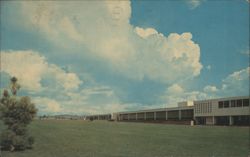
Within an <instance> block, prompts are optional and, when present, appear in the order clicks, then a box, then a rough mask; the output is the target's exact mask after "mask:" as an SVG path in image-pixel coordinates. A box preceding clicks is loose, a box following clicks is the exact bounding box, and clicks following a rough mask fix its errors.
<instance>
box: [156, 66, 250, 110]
mask: <svg viewBox="0 0 250 157" xmlns="http://www.w3.org/2000/svg"><path fill="white" fill-rule="evenodd" d="M249 73H250V67H247V68H245V69H242V70H239V71H236V72H233V73H232V74H230V75H228V76H227V77H226V78H225V79H223V80H222V86H221V88H217V87H216V86H214V85H207V86H205V87H204V88H203V91H198V90H196V91H192V90H191V91H188V90H185V89H184V88H183V87H182V86H181V85H179V84H173V85H171V86H169V87H167V88H166V91H165V93H164V94H163V95H162V96H160V98H161V99H162V100H164V101H165V102H166V104H167V105H168V106H176V104H177V103H178V102H180V101H187V100H204V99H210V98H218V97H230V96H246V95H249Z"/></svg>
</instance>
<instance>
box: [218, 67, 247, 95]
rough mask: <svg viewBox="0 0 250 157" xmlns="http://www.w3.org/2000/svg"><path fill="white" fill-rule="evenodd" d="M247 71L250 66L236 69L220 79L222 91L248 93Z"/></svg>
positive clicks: (226, 92) (228, 93) (232, 93)
mask: <svg viewBox="0 0 250 157" xmlns="http://www.w3.org/2000/svg"><path fill="white" fill-rule="evenodd" d="M249 72H250V67H247V68H245V69H242V70H239V71H236V72H234V73H232V74H230V75H229V76H227V77H226V78H225V79H223V81H222V88H221V90H222V92H223V93H225V94H227V95H230V96H234V95H249Z"/></svg>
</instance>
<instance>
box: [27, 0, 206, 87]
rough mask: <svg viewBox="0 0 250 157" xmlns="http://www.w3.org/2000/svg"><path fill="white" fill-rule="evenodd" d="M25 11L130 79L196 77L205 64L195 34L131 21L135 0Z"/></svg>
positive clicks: (46, 31)
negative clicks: (157, 28)
mask: <svg viewBox="0 0 250 157" xmlns="http://www.w3.org/2000/svg"><path fill="white" fill-rule="evenodd" d="M65 3H67V5H65ZM66 6H67V7H66ZM72 7H73V8H74V9H73V10H72V9H69V8H72ZM96 10H98V11H96ZM22 15H23V18H25V20H26V21H27V23H29V24H28V25H29V26H30V25H31V26H33V27H35V28H37V29H38V30H40V33H41V34H42V35H43V36H45V37H47V38H48V40H51V42H54V43H56V44H57V45H58V46H60V47H65V46H66V47H71V46H72V45H75V44H76V43H78V44H79V45H81V46H82V47H80V48H79V50H77V52H82V51H83V49H87V50H88V52H86V51H85V52H84V53H88V54H87V55H88V56H91V57H94V58H99V59H102V60H103V61H104V62H105V63H106V64H107V65H110V66H108V67H112V68H111V69H112V70H113V71H114V72H117V73H120V74H121V75H124V76H126V77H128V78H130V79H136V80H142V79H143V78H145V77H147V78H149V79H151V80H155V81H161V82H164V83H172V82H174V81H176V80H180V79H186V78H192V77H195V76H197V75H199V74H200V70H201V68H202V65H201V63H200V47H199V45H198V44H196V43H195V42H194V41H192V34H191V33H190V32H186V33H182V34H177V33H171V34H169V35H167V36H165V35H163V34H162V33H160V32H158V31H157V30H155V29H154V28H141V27H139V26H133V25H131V24H130V23H129V20H130V16H131V6H130V1H102V2H101V1H98V2H90V1H79V2H75V3H69V2H55V1H50V2H48V1H46V2H45V1H43V2H36V3H22ZM93 19H95V20H93ZM74 48H76V47H74ZM69 53H72V52H71V51H70V52H69ZM82 53H83V52H82ZM173 73H174V74H175V75H170V74H173Z"/></svg>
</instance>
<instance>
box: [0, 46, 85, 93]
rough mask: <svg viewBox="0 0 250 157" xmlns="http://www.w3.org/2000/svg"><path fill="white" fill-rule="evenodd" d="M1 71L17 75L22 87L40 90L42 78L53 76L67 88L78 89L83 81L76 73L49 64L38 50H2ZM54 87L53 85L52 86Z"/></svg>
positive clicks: (57, 82) (59, 83)
mask: <svg viewBox="0 0 250 157" xmlns="http://www.w3.org/2000/svg"><path fill="white" fill-rule="evenodd" d="M1 71H2V72H6V73H8V74H9V75H10V76H16V77H17V78H18V80H19V83H20V84H21V86H22V88H24V89H27V90H31V91H39V90H41V89H42V88H43V87H42V84H41V81H42V79H45V80H46V79H48V78H52V79H53V80H55V82H56V83H55V84H58V85H60V86H62V87H63V88H64V89H65V90H70V89H77V88H78V87H79V85H80V84H81V83H82V81H81V80H80V79H79V78H78V76H77V75H76V74H75V73H66V72H65V71H64V70H62V69H61V68H60V67H58V66H56V65H54V64H49V63H48V62H47V61H46V58H45V57H43V56H41V55H40V54H39V53H38V52H34V51H31V50H27V51H1ZM52 88H53V87H52Z"/></svg>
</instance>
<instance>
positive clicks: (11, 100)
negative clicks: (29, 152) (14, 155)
mask: <svg viewBox="0 0 250 157" xmlns="http://www.w3.org/2000/svg"><path fill="white" fill-rule="evenodd" d="M10 88H11V93H12V96H10V95H9V92H8V91H7V90H4V92H3V95H2V97H1V99H0V119H1V120H3V122H4V124H5V125H6V126H7V129H6V130H5V131H3V132H2V133H1V135H0V145H1V146H2V147H3V149H6V150H11V151H13V150H24V149H26V148H31V147H32V144H33V143H34V139H33V137H31V136H29V134H28V130H27V125H28V124H29V123H30V122H31V121H32V119H33V118H34V117H35V115H36V113H37V109H36V108H35V105H34V104H33V103H32V102H31V100H30V98H29V97H27V96H25V97H20V98H18V97H16V94H17V90H18V89H20V85H18V84H17V78H15V77H12V78H11V87H10Z"/></svg>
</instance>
